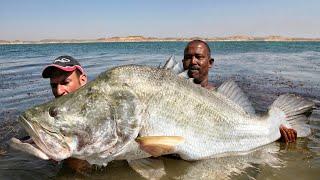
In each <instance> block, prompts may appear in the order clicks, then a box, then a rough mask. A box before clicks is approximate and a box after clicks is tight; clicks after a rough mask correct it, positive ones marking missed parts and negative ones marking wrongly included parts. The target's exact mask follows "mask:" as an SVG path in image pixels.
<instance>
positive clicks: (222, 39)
mask: <svg viewBox="0 0 320 180" xmlns="http://www.w3.org/2000/svg"><path fill="white" fill-rule="evenodd" d="M194 39H201V40H204V41H207V42H234V41H239V42H241V41H253V42H258V41H265V42H320V38H292V37H283V36H266V37H253V36H244V35H236V36H228V37H213V38H203V37H192V38H156V37H144V36H127V37H111V38H99V39H43V40H40V41H21V40H14V41H7V40H0V44H60V43H61V44H63V43H98V42H101V43H103V42H179V41H182V42H183V41H191V40H194Z"/></svg>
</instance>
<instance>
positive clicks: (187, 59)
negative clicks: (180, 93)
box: [182, 42, 212, 84]
mask: <svg viewBox="0 0 320 180" xmlns="http://www.w3.org/2000/svg"><path fill="white" fill-rule="evenodd" d="M182 62H183V68H184V69H185V70H188V76H189V77H190V78H194V82H195V83H197V84H202V83H203V81H205V82H206V83H207V82H208V72H209V68H211V66H212V61H211V58H210V56H208V49H207V47H206V46H205V45H204V44H203V43H199V42H194V43H191V44H189V45H188V46H187V47H186V49H185V51H184V58H183V60H182Z"/></svg>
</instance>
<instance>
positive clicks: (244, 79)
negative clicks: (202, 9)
mask: <svg viewBox="0 0 320 180" xmlns="http://www.w3.org/2000/svg"><path fill="white" fill-rule="evenodd" d="M185 45H186V42H159V43H158V42H154V43H150V42H148V43H84V44H40V45H0V92H1V93H0V124H1V126H0V147H1V149H2V151H0V154H3V155H0V179H23V178H34V179H45V178H57V179H69V178H80V179H81V178H85V179H106V178H109V179H119V178H121V179H129V178H130V179H141V178H142V177H141V176H140V175H139V174H137V173H136V172H134V171H133V170H132V169H131V168H130V167H129V166H128V165H127V163H125V162H115V163H111V164H110V165H109V166H108V167H106V168H102V169H99V170H96V171H95V172H93V173H92V174H90V175H87V176H83V175H81V174H75V173H73V172H72V171H71V170H70V169H68V168H66V167H64V166H62V165H61V164H58V165H57V164H55V163H52V162H47V161H42V160H39V159H37V158H34V157H31V156H29V155H26V154H23V153H21V152H16V151H13V150H11V149H8V147H7V144H6V142H7V140H9V139H10V138H11V137H13V136H16V137H23V136H24V135H25V132H24V131H23V129H22V128H21V127H20V126H19V125H18V124H17V122H16V117H17V116H18V115H19V113H20V112H22V111H24V110H25V109H27V108H28V107H32V106H34V105H37V104H41V103H44V102H47V101H49V100H51V99H53V96H52V94H51V90H50V85H49V82H48V79H42V78H41V71H42V69H43V68H44V66H45V65H47V64H49V63H51V62H52V60H53V59H54V58H55V57H57V56H60V55H72V56H74V57H75V58H77V59H79V61H80V63H81V64H82V65H83V66H84V68H85V69H86V71H87V73H88V76H89V79H90V80H92V79H94V78H95V77H96V76H97V75H98V74H99V73H101V72H103V71H105V70H106V69H109V68H111V67H114V66H118V65H123V64H146V65H151V66H158V65H159V64H161V63H162V64H163V61H164V60H166V59H168V58H169V57H170V56H171V55H175V57H176V59H177V60H181V59H182V55H183V49H184V47H185ZM209 45H210V47H211V49H212V56H213V57H214V59H215V61H214V66H213V68H212V69H211V70H210V81H211V82H212V83H214V84H215V85H216V86H219V85H220V84H221V83H222V82H223V81H225V80H227V79H233V80H235V81H236V82H237V83H238V84H239V86H240V87H241V88H242V89H243V90H244V91H245V92H246V93H247V94H248V96H249V99H250V100H251V101H252V102H253V105H254V107H255V109H256V110H257V111H258V112H259V113H263V112H265V111H266V110H267V108H268V106H269V105H271V103H272V102H273V101H274V100H275V99H276V98H277V96H278V95H280V94H283V93H295V94H298V95H301V96H303V97H305V98H307V99H310V100H312V101H314V102H315V103H316V109H315V110H314V112H313V114H312V115H311V117H310V124H311V127H312V131H313V134H312V135H311V136H310V137H307V138H300V139H298V141H297V143H293V144H290V145H285V144H283V143H279V142H276V143H273V144H271V146H267V147H264V148H262V149H260V150H258V151H255V152H253V153H250V154H248V155H244V156H239V157H228V158H220V159H213V160H208V161H200V162H187V161H182V160H176V159H172V158H167V157H163V158H161V159H162V160H163V161H164V163H165V170H166V173H167V175H166V176H164V177H163V179H201V178H203V179H217V178H218V179H219V178H231V179H247V178H248V177H249V178H251V177H252V178H255V179H266V178H269V179H286V178H288V179H289V178H290V179H292V178H293V179H318V177H319V175H320V108H319V106H320V43H319V42H210V43H209ZM5 151H6V153H5ZM1 152H2V153H1Z"/></svg>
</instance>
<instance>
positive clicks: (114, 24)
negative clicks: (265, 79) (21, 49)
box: [0, 0, 320, 40]
mask: <svg viewBox="0 0 320 180" xmlns="http://www.w3.org/2000/svg"><path fill="white" fill-rule="evenodd" d="M238 34H240V35H253V36H267V35H282V36H289V37H318V38H319V37H320V1H319V0H265V1H262V0H114V1H113V0H0V39H3V40H15V39H19V40H40V39H47V38H48V39H51V38H57V39H97V38H101V37H112V36H129V35H142V36H148V37H149V36H152V37H193V36H199V37H217V36H230V35H238Z"/></svg>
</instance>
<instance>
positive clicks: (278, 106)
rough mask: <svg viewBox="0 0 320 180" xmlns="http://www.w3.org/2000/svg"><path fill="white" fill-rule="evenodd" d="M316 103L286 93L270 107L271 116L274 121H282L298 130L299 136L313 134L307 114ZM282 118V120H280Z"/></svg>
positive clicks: (283, 123) (281, 122)
mask: <svg viewBox="0 0 320 180" xmlns="http://www.w3.org/2000/svg"><path fill="white" fill-rule="evenodd" d="M314 106H315V104H314V102H312V101H308V100H306V99H304V98H302V97H299V96H296V95H293V94H284V95H281V96H279V97H278V99H276V100H275V101H274V102H273V104H272V105H271V106H270V108H269V112H268V114H269V118H270V120H271V121H274V122H272V123H278V124H279V122H280V124H279V126H280V125H281V124H282V125H284V126H286V127H288V128H293V129H295V130H296V131H297V136H298V137H306V136H308V135H310V134H311V129H310V127H309V125H308V124H307V123H308V118H307V116H308V115H310V112H311V111H312V109H313V108H314ZM279 120H280V121H279Z"/></svg>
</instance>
